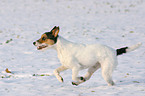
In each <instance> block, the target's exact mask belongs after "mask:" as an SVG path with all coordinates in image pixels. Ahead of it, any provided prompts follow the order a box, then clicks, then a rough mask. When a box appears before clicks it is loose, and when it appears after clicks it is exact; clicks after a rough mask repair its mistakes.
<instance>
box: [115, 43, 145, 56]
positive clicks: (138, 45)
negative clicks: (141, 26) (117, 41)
mask: <svg viewBox="0 0 145 96" xmlns="http://www.w3.org/2000/svg"><path fill="white" fill-rule="evenodd" d="M141 45H142V43H138V44H136V45H133V46H130V47H123V48H120V49H117V50H116V52H117V56H118V55H122V54H123V53H127V52H130V51H134V50H135V49H137V48H139V47H140V46H141Z"/></svg>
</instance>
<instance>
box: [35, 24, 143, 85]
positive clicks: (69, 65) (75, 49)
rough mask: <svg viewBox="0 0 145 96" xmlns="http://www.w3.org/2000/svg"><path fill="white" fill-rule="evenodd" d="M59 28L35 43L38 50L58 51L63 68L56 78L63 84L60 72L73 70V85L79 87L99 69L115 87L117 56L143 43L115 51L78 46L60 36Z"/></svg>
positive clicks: (108, 82)
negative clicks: (81, 72)
mask: <svg viewBox="0 0 145 96" xmlns="http://www.w3.org/2000/svg"><path fill="white" fill-rule="evenodd" d="M58 33H59V27H56V26H55V27H54V28H53V29H52V30H51V31H50V32H46V33H44V34H43V35H42V36H41V38H40V39H39V40H37V41H36V42H33V44H34V45H35V46H37V49H38V50H41V49H45V48H53V49H55V50H56V51H57V54H58V58H59V60H60V62H61V64H62V65H61V66H60V67H59V68H57V69H55V70H54V75H55V76H56V78H57V79H58V80H59V81H60V82H63V78H62V77H61V76H60V72H62V71H64V70H67V69H71V70H72V80H74V81H75V82H72V84H73V85H79V84H81V83H83V82H85V81H86V80H89V79H90V77H91V76H92V74H93V73H94V72H95V71H96V70H97V69H99V68H101V69H102V76H103V78H104V80H105V81H106V82H107V84H108V85H109V86H112V85H114V82H113V80H112V72H113V70H114V68H115V67H116V66H117V64H118V63H117V55H121V54H123V53H126V52H130V51H133V50H135V49H137V48H138V47H139V46H140V45H141V43H139V44H137V45H134V46H131V47H124V48H120V49H117V50H115V49H113V48H110V47H108V46H106V45H102V44H90V45H88V44H78V43H73V42H70V41H68V40H66V39H64V38H63V37H61V36H59V35H58ZM82 69H88V72H87V73H86V75H85V76H84V77H78V74H79V71H80V70H82Z"/></svg>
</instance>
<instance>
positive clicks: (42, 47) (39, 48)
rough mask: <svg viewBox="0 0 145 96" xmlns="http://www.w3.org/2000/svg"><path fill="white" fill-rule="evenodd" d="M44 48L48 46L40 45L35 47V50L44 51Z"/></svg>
mask: <svg viewBox="0 0 145 96" xmlns="http://www.w3.org/2000/svg"><path fill="white" fill-rule="evenodd" d="M46 47H48V45H40V46H38V47H37V49H38V50H42V49H44V48H46Z"/></svg>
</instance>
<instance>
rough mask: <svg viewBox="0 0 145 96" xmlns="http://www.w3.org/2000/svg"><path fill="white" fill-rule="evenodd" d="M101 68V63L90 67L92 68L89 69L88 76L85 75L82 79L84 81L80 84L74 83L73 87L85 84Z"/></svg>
mask: <svg viewBox="0 0 145 96" xmlns="http://www.w3.org/2000/svg"><path fill="white" fill-rule="evenodd" d="M100 67H101V65H100V63H99V62H98V63H96V65H94V66H92V67H90V68H89V69H88V72H87V73H86V75H85V76H84V77H81V78H82V80H81V81H80V82H73V83H72V84H73V85H79V84H81V83H83V82H85V81H87V80H89V79H90V78H91V76H92V75H93V73H94V72H95V71H96V70H97V69H99V68H100Z"/></svg>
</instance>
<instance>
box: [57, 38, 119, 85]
mask: <svg viewBox="0 0 145 96" xmlns="http://www.w3.org/2000/svg"><path fill="white" fill-rule="evenodd" d="M54 48H55V49H56V50H57V54H58V58H59V60H60V62H61V64H62V66H61V67H59V68H57V69H56V70H55V71H54V74H55V76H56V78H57V79H58V80H59V81H60V82H63V79H62V77H61V76H60V74H59V73H60V72H61V71H64V70H66V69H71V70H72V79H73V80H74V81H76V82H75V84H76V85H78V84H80V83H82V82H85V80H89V79H90V77H91V75H92V74H93V73H94V72H95V71H96V70H97V69H99V68H100V67H101V69H102V76H103V78H104V79H105V80H106V82H107V83H108V85H114V82H113V81H112V72H113V70H114V68H115V67H116V66H117V57H116V50H114V49H112V48H110V47H108V46H105V45H101V44H92V45H87V44H77V43H72V42H70V41H67V40H66V39H64V38H62V37H60V36H59V37H58V41H57V43H56V44H55V47H54ZM86 68H88V72H87V74H86V75H85V76H84V80H81V79H80V78H81V77H78V73H79V71H80V70H82V69H86Z"/></svg>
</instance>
